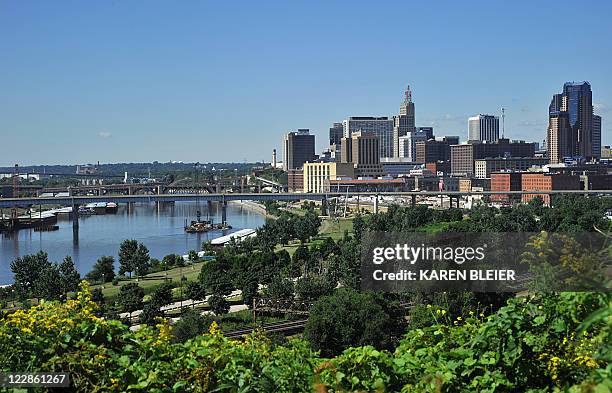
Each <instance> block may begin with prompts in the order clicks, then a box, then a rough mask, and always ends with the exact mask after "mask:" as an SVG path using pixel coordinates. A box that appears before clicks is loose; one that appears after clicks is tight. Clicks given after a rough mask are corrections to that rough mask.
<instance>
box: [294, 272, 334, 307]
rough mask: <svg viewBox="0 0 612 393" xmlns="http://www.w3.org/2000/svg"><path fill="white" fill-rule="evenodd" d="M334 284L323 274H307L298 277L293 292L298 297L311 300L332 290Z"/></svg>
mask: <svg viewBox="0 0 612 393" xmlns="http://www.w3.org/2000/svg"><path fill="white" fill-rule="evenodd" d="M335 287H336V284H335V283H334V282H333V281H331V280H329V279H328V278H327V277H325V276H317V275H313V274H309V275H307V276H304V277H301V278H298V280H297V281H296V283H295V293H296V295H297V297H298V298H300V299H302V300H306V301H313V300H316V299H318V298H320V297H321V296H325V295H329V294H331V293H332V292H333V291H334V288H335Z"/></svg>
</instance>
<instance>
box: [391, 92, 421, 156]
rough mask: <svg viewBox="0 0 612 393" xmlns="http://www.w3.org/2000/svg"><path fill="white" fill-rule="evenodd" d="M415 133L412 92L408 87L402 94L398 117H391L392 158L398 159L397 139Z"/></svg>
mask: <svg viewBox="0 0 612 393" xmlns="http://www.w3.org/2000/svg"><path fill="white" fill-rule="evenodd" d="M415 131H416V128H415V126H414V102H412V91H411V90H410V86H408V87H407V88H406V92H405V93H404V101H403V102H402V103H401V104H400V110H399V115H397V116H393V136H392V138H393V157H400V155H399V138H401V137H403V136H406V135H408V134H410V133H412V132H415Z"/></svg>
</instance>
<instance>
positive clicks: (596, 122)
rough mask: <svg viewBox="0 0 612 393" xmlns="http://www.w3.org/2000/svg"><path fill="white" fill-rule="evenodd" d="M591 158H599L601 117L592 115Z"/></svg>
mask: <svg viewBox="0 0 612 393" xmlns="http://www.w3.org/2000/svg"><path fill="white" fill-rule="evenodd" d="M593 157H595V158H597V159H600V158H601V116H598V115H593Z"/></svg>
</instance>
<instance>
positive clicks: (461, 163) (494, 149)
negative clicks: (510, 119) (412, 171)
mask: <svg viewBox="0 0 612 393" xmlns="http://www.w3.org/2000/svg"><path fill="white" fill-rule="evenodd" d="M417 148H418V146H417ZM534 152H535V145H534V144H533V143H525V141H511V140H509V139H506V138H501V139H499V140H497V142H493V143H489V142H475V143H465V144H461V145H459V144H456V145H451V146H450V159H451V171H452V174H453V175H455V176H468V177H470V176H473V175H474V173H475V170H474V160H479V159H482V158H487V157H492V158H496V157H533V156H534ZM417 154H418V152H417Z"/></svg>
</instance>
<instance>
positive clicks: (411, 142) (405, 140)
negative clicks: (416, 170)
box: [398, 127, 433, 162]
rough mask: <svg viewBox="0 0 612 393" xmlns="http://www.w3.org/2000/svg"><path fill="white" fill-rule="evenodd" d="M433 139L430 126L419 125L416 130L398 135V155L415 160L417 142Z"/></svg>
mask: <svg viewBox="0 0 612 393" xmlns="http://www.w3.org/2000/svg"><path fill="white" fill-rule="evenodd" d="M430 139H433V128H432V127H419V129H418V130H417V131H411V132H409V133H407V134H406V135H404V136H400V137H399V143H398V144H399V154H398V157H402V158H407V159H408V161H412V162H416V160H417V159H416V146H417V142H424V141H427V140H430Z"/></svg>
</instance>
